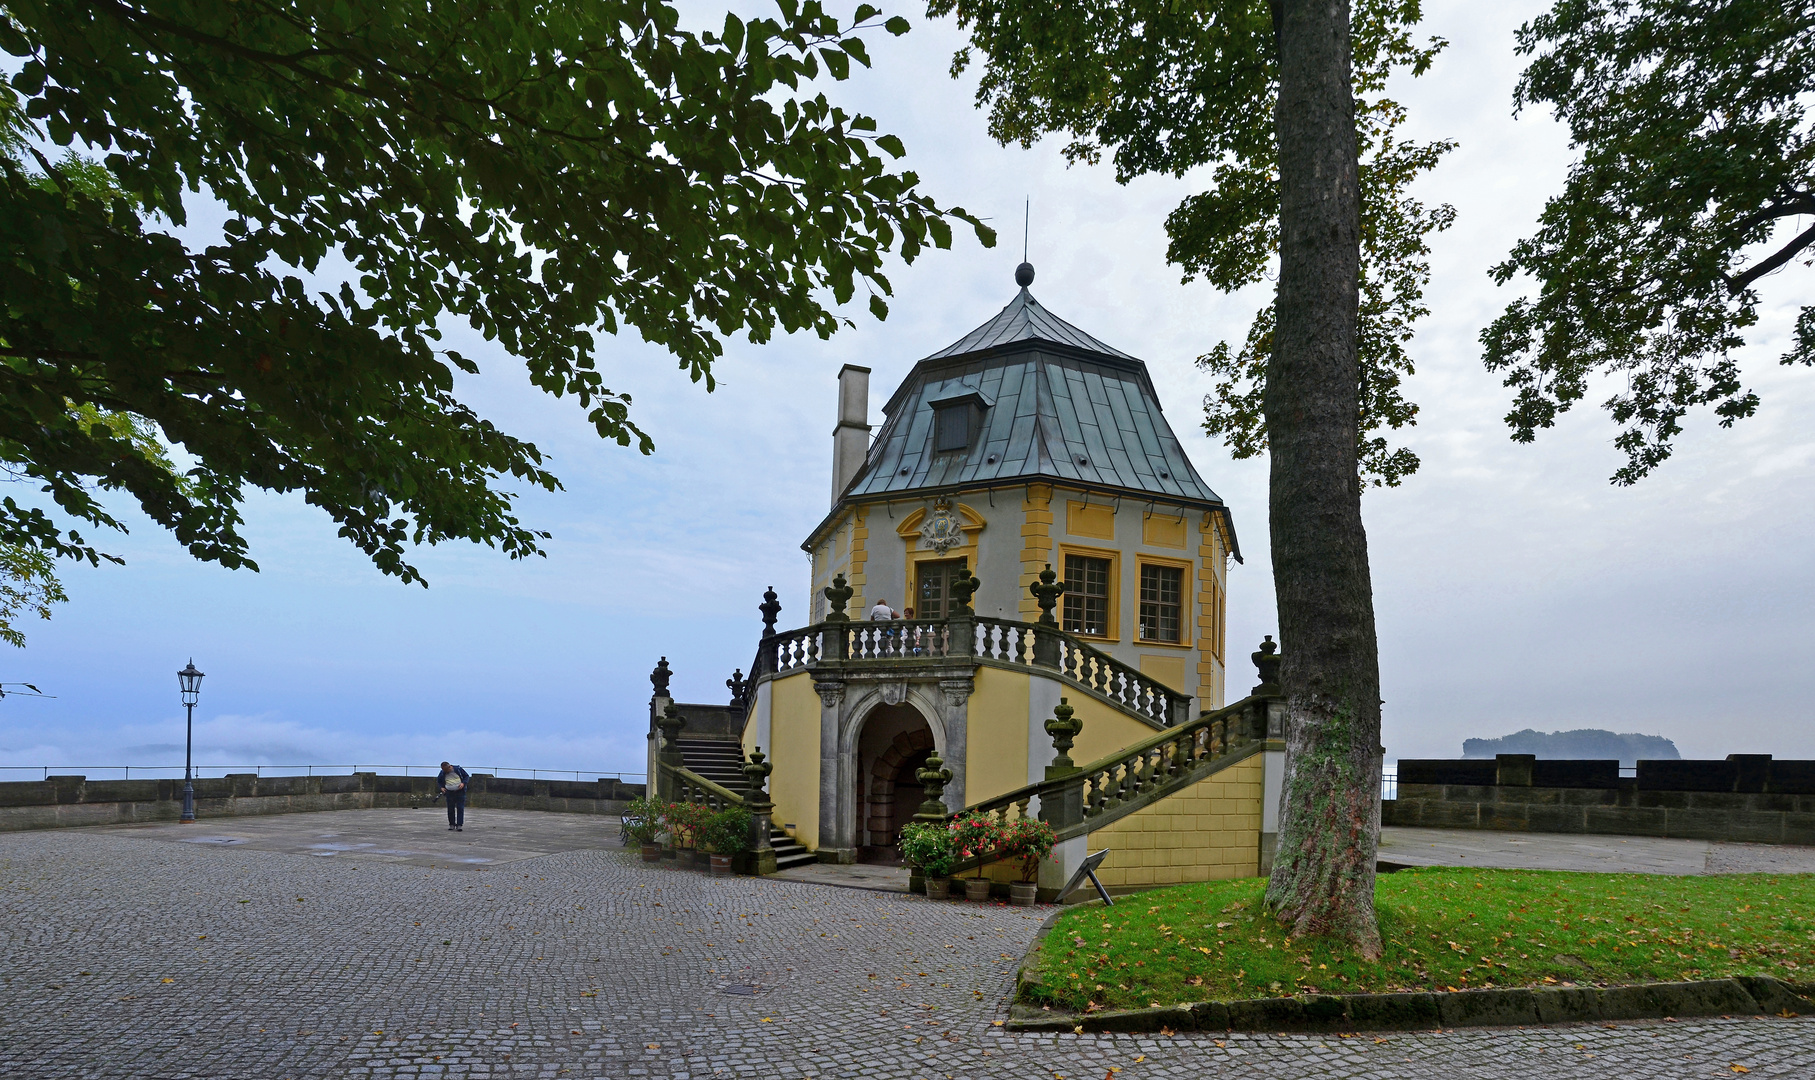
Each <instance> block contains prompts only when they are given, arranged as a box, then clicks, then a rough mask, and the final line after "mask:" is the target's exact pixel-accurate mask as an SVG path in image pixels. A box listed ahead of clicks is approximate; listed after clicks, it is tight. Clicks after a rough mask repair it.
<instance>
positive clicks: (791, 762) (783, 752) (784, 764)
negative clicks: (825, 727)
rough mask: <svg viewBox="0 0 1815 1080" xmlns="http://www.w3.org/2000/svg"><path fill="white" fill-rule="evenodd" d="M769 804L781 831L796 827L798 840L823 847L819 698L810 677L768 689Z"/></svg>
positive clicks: (778, 682)
mask: <svg viewBox="0 0 1815 1080" xmlns="http://www.w3.org/2000/svg"><path fill="white" fill-rule="evenodd" d="M769 693H770V708H769V741H770V742H771V743H773V744H774V745H773V746H771V747H770V748H769V760H770V761H771V762H772V763H774V765H775V771H774V772H772V773H770V774H769V798H770V799H771V800H772V801H773V802H774V803H775V816H774V821H775V824H776V826H777V827H780V826H783V825H785V824H786V823H788V822H793V823H794V824H795V825H796V826H798V828H794V829H789V830H788V831H789V832H791V833H793V834H794V839H796V840H798V841H800V842H801V843H803V844H805V845H806V846H807V847H809V848H817V847H818V846H819V695H818V694H817V693H815V692H814V690H813V676H812V675H811V674H810V673H808V672H804V671H803V672H801V673H799V674H797V675H789V676H786V677H784V678H780V679H776V680H775V681H774V682H772V683H770V684H769Z"/></svg>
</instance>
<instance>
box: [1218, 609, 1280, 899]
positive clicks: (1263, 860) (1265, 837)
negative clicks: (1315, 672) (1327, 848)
mask: <svg viewBox="0 0 1815 1080" xmlns="http://www.w3.org/2000/svg"><path fill="white" fill-rule="evenodd" d="M1278 652H1279V646H1278V645H1276V644H1275V643H1274V641H1273V637H1272V635H1271V634H1269V635H1268V636H1267V638H1266V640H1264V641H1262V642H1261V644H1260V648H1259V649H1258V650H1256V651H1255V653H1254V655H1253V660H1254V666H1255V668H1256V669H1258V671H1259V673H1260V684H1259V685H1258V686H1256V687H1255V688H1254V689H1253V690H1252V691H1250V696H1252V697H1254V698H1255V699H1256V700H1255V701H1254V702H1252V703H1251V705H1250V708H1249V710H1248V715H1246V716H1245V717H1243V718H1242V722H1241V727H1242V729H1243V730H1242V732H1241V734H1240V735H1239V736H1236V737H1232V738H1231V739H1230V740H1229V741H1230V743H1231V744H1233V745H1245V744H1246V743H1247V742H1248V740H1250V739H1259V740H1260V741H1261V744H1262V745H1261V789H1260V872H1261V873H1262V874H1263V875H1264V874H1270V873H1272V872H1273V854H1274V852H1276V851H1277V850H1278V849H1279V804H1280V802H1281V800H1283V799H1284V798H1285V795H1286V703H1285V699H1284V697H1283V696H1281V691H1280V686H1279V664H1280V657H1279V655H1278Z"/></svg>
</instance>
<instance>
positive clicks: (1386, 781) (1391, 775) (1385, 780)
mask: <svg viewBox="0 0 1815 1080" xmlns="http://www.w3.org/2000/svg"><path fill="white" fill-rule="evenodd" d="M1398 797H1399V770H1397V769H1387V770H1385V771H1384V772H1382V773H1381V774H1380V801H1381V802H1385V801H1387V800H1388V799H1397V798H1398Z"/></svg>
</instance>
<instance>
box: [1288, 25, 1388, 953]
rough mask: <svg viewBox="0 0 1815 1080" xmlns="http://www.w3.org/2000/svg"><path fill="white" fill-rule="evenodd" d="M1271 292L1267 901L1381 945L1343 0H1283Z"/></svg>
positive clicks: (1324, 930) (1297, 922) (1375, 687)
mask: <svg viewBox="0 0 1815 1080" xmlns="http://www.w3.org/2000/svg"><path fill="white" fill-rule="evenodd" d="M1272 8H1273V21H1274V28H1275V32H1276V33H1277V35H1278V43H1279V58H1280V80H1279V105H1278V112H1277V115H1276V118H1275V119H1276V124H1277V130H1278V133H1279V178H1280V215H1279V238H1280V260H1279V290H1278V298H1277V304H1278V308H1277V319H1278V322H1277V329H1276V333H1275V337H1274V353H1273V357H1272V359H1271V361H1270V363H1269V365H1268V369H1267V386H1266V399H1265V409H1266V420H1267V442H1268V446H1269V449H1270V454H1271V468H1272V472H1271V476H1270V485H1269V520H1268V526H1269V531H1270V533H1271V538H1272V544H1273V584H1274V589H1275V591H1276V592H1277V598H1278V605H1279V636H1280V651H1281V654H1282V657H1283V661H1284V662H1283V663H1282V665H1281V668H1280V681H1281V683H1282V685H1283V688H1284V690H1285V693H1286V708H1287V726H1286V765H1285V787H1284V793H1283V798H1282V801H1281V806H1280V823H1279V846H1278V851H1277V854H1276V855H1275V858H1274V863H1273V873H1272V877H1271V879H1270V880H1269V881H1268V883H1267V900H1266V902H1267V905H1268V907H1270V908H1271V909H1272V910H1273V912H1274V913H1275V914H1276V915H1277V916H1278V917H1279V918H1280V920H1281V921H1282V922H1285V923H1287V924H1288V925H1289V926H1290V927H1291V933H1292V934H1293V936H1295V937H1296V936H1300V935H1316V936H1323V937H1332V938H1336V939H1339V940H1343V941H1347V942H1349V943H1350V944H1352V945H1353V946H1354V947H1355V948H1357V949H1358V950H1359V951H1360V952H1361V953H1362V954H1363V955H1365V956H1368V957H1370V958H1377V957H1378V956H1379V955H1380V928H1379V923H1378V921H1377V920H1376V918H1375V915H1374V858H1375V852H1376V850H1377V849H1378V846H1379V840H1380V663H1379V651H1378V644H1377V641H1376V638H1375V631H1374V591H1373V583H1372V580H1371V578H1370V576H1369V572H1368V551H1367V533H1366V531H1365V530H1364V528H1363V526H1362V521H1361V483H1360V478H1359V473H1358V464H1359V463H1358V461H1357V455H1358V450H1357V438H1358V433H1357V426H1358V424H1359V416H1360V390H1359V383H1360V369H1359V361H1358V359H1357V354H1356V319H1357V304H1358V302H1359V301H1358V289H1359V280H1360V259H1361V248H1360V243H1361V224H1360V219H1361V206H1360V194H1359V184H1358V177H1357V170H1358V163H1357V159H1356V141H1355V113H1354V91H1353V87H1352V85H1351V76H1350V62H1351V50H1350V42H1349V4H1348V2H1347V0H1273V3H1272Z"/></svg>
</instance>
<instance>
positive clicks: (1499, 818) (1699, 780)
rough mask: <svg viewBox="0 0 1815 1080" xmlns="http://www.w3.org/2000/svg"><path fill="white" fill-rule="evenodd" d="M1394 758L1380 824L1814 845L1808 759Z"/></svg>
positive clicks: (1813, 776) (1813, 765) (1814, 804)
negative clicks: (1631, 772)
mask: <svg viewBox="0 0 1815 1080" xmlns="http://www.w3.org/2000/svg"><path fill="white" fill-rule="evenodd" d="M1635 771H1636V772H1637V773H1638V775H1637V776H1634V777H1621V776H1620V775H1619V763H1618V762H1615V761H1536V760H1534V759H1532V758H1531V756H1530V755H1523V754H1503V755H1501V756H1500V758H1499V759H1498V760H1496V761H1485V760H1483V761H1467V760H1463V761H1434V760H1423V761H1403V760H1402V761H1401V762H1400V763H1399V790H1398V796H1399V797H1398V798H1397V799H1391V800H1388V801H1386V802H1384V803H1382V804H1381V815H1380V820H1381V824H1383V825H1402V826H1421V827H1425V828H1442V829H1498V830H1503V831H1507V832H1554V833H1610V834H1616V835H1627V836H1657V837H1676V838H1682V839H1690V840H1730V841H1746V842H1752V843H1766V844H1815V762H1806V761H1773V760H1772V759H1771V758H1770V757H1769V755H1764V754H1746V755H1739V754H1735V755H1733V756H1732V757H1730V758H1728V759H1727V760H1725V761H1641V762H1639V763H1638V768H1637V769H1636V770H1635Z"/></svg>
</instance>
